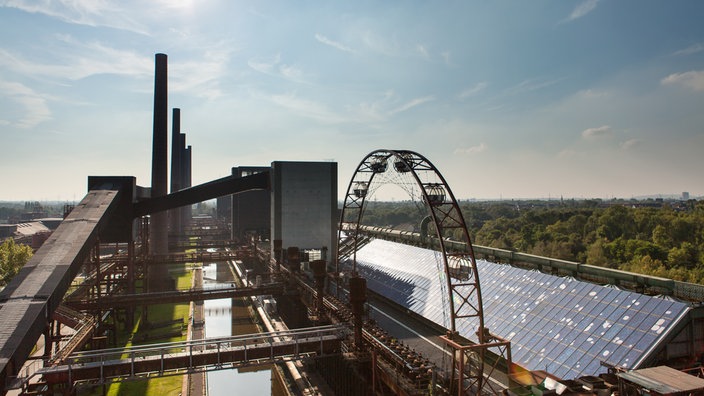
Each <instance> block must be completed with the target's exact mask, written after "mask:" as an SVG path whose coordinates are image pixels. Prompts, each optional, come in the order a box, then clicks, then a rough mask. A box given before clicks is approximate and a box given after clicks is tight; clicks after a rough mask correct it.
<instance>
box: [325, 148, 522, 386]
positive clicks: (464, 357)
mask: <svg viewBox="0 0 704 396" xmlns="http://www.w3.org/2000/svg"><path fill="white" fill-rule="evenodd" d="M384 184H395V185H397V186H399V187H401V188H402V189H404V190H405V191H406V192H407V193H408V194H409V196H410V198H411V200H413V201H414V202H416V203H417V204H418V205H422V206H423V207H424V209H425V210H426V211H427V215H428V217H427V219H429V221H430V224H432V225H433V226H434V231H435V235H434V238H435V239H436V240H437V242H438V246H439V251H440V253H441V255H442V266H443V271H444V287H443V289H444V296H443V299H444V305H445V306H447V307H448V311H449V312H450V318H449V321H448V323H446V326H447V327H448V329H449V331H448V333H447V335H446V336H444V337H443V338H444V340H445V342H446V345H447V346H448V347H449V348H450V349H451V353H452V356H453V363H452V369H451V370H450V374H449V376H450V377H451V378H450V379H449V381H450V384H451V385H450V387H451V389H452V393H453V394H466V393H471V392H478V393H480V392H481V390H482V389H483V387H484V383H483V382H484V381H483V378H484V371H485V368H484V355H485V351H486V350H487V349H488V348H492V347H497V345H496V344H497V340H496V339H495V338H494V337H493V336H491V335H490V334H489V332H488V331H487V330H486V329H485V328H484V312H483V306H482V295H481V287H480V283H479V277H478V273H477V265H476V260H475V256H474V251H473V249H472V243H471V240H470V237H469V232H468V230H467V225H466V223H465V220H464V217H463V215H462V212H461V210H460V207H459V205H458V203H457V200H456V199H455V197H454V194H453V193H452V190H451V189H450V187H449V185H448V184H447V182H446V180H445V178H444V177H443V176H442V174H441V173H440V171H439V170H438V169H437V168H436V167H435V166H434V165H433V164H432V163H431V162H430V161H429V160H428V159H427V158H425V157H424V156H422V155H421V154H418V153H416V152H413V151H409V150H385V149H384V150H376V151H373V152H371V153H369V154H368V155H367V156H366V157H364V159H362V161H361V162H360V163H359V165H358V167H357V169H356V170H355V172H354V174H353V176H352V179H351V180H350V183H349V185H348V188H347V193H346V195H345V201H344V204H343V208H342V215H341V220H340V226H339V230H338V254H337V261H336V267H335V272H336V273H335V277H336V278H337V279H339V276H340V264H341V263H342V262H344V261H346V260H351V262H352V274H351V276H353V277H354V276H357V268H356V266H357V258H356V257H357V256H356V252H357V251H358V250H359V249H360V248H361V247H362V245H363V244H364V243H366V241H367V239H365V238H368V236H367V235H365V234H364V233H362V232H360V226H361V225H362V218H363V214H364V210H365V204H366V203H367V202H368V200H369V199H370V198H371V197H373V196H374V193H375V192H376V190H377V189H378V188H379V187H381V186H382V185H384ZM426 226H427V225H426ZM424 228H425V227H424ZM448 236H452V237H453V238H454V239H456V240H457V239H459V240H461V241H462V242H465V244H466V245H465V246H466V248H465V249H464V250H462V251H450V250H449V249H448V247H447V246H446V244H445V240H446V238H447V237H448ZM472 317H476V318H477V319H478V322H479V327H478V329H477V331H476V336H477V340H478V342H477V343H471V342H469V340H467V339H466V338H465V337H463V336H460V334H459V332H458V330H457V322H458V320H461V319H463V318H472ZM499 344H500V347H499V349H500V352H504V350H507V351H508V355H509V360H510V344H509V343H508V342H505V341H503V340H502V341H501V342H499ZM502 348H503V350H502ZM505 354H506V353H504V355H505Z"/></svg>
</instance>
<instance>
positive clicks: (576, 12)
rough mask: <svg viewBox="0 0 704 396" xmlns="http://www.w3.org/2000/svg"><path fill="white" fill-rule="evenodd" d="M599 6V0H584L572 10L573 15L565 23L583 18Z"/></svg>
mask: <svg viewBox="0 0 704 396" xmlns="http://www.w3.org/2000/svg"><path fill="white" fill-rule="evenodd" d="M597 4H599V0H584V1H583V2H581V3H579V4H578V5H577V6H576V7H575V8H574V9H573V10H572V13H571V14H570V15H569V16H568V17H567V18H565V19H564V20H563V22H570V21H574V20H576V19H579V18H582V17H583V16H585V15H587V14H589V13H590V12H592V11H594V9H595V8H596V6H597Z"/></svg>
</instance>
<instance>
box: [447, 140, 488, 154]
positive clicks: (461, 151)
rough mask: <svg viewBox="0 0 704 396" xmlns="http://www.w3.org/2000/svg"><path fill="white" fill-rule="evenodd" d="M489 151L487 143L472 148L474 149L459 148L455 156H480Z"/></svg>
mask: <svg viewBox="0 0 704 396" xmlns="http://www.w3.org/2000/svg"><path fill="white" fill-rule="evenodd" d="M488 149H489V146H487V145H486V143H479V144H478V145H476V146H472V147H467V148H457V149H455V154H464V155H470V154H478V153H482V152H484V151H486V150H488Z"/></svg>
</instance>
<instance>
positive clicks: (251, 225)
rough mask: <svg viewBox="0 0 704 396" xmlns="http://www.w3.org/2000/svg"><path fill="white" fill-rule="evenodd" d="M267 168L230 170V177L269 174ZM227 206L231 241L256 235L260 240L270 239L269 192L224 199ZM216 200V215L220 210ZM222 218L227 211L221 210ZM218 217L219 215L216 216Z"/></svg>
mask: <svg viewBox="0 0 704 396" xmlns="http://www.w3.org/2000/svg"><path fill="white" fill-rule="evenodd" d="M270 170H271V167H269V166H239V167H234V168H232V175H233V176H236V177H246V176H251V175H254V174H257V173H261V172H269V171H270ZM225 198H227V199H228V201H225V202H223V205H227V204H229V212H230V215H231V222H232V227H231V230H232V236H231V237H232V239H234V240H242V239H244V238H245V237H246V235H248V234H251V235H258V236H259V237H261V238H262V239H270V227H271V192H270V191H267V190H255V191H245V192H242V193H239V194H233V195H231V196H229V197H225ZM220 202H221V201H220V199H218V213H220V212H221V209H220ZM222 212H223V216H224V215H226V214H227V212H228V209H226V208H223V209H222ZM218 216H219V215H218Z"/></svg>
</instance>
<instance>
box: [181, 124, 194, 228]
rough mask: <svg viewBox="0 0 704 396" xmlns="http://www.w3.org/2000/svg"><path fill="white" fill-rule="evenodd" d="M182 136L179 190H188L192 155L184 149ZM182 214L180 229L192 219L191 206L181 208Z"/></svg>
mask: <svg viewBox="0 0 704 396" xmlns="http://www.w3.org/2000/svg"><path fill="white" fill-rule="evenodd" d="M181 136H183V142H182V145H181V147H182V148H183V151H182V154H181V166H183V168H182V171H181V172H182V173H181V176H182V177H183V179H181V188H182V189H183V188H188V187H191V183H192V180H191V175H192V174H191V165H192V159H193V158H192V155H191V146H188V147H186V135H185V134H183V133H182V134H181ZM182 209H183V212H181V227H182V228H185V227H186V225H188V224H190V222H191V218H192V217H193V212H192V210H191V205H186V206H184V207H183V208H182Z"/></svg>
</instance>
